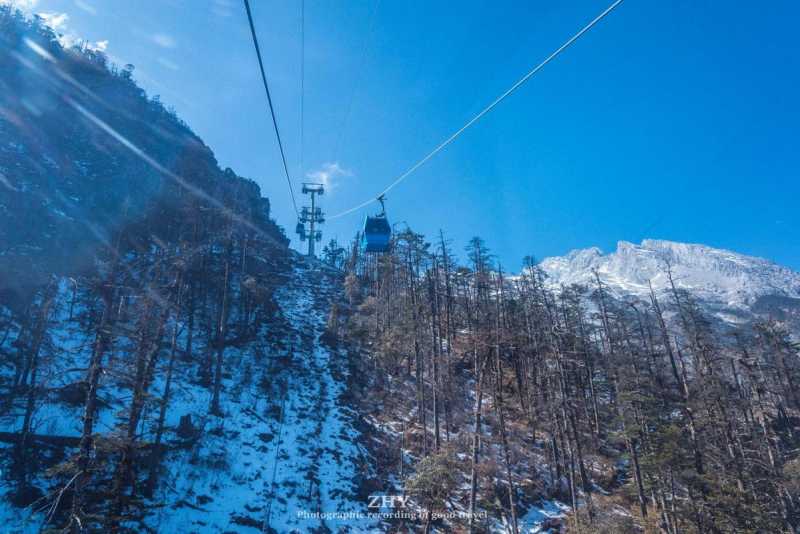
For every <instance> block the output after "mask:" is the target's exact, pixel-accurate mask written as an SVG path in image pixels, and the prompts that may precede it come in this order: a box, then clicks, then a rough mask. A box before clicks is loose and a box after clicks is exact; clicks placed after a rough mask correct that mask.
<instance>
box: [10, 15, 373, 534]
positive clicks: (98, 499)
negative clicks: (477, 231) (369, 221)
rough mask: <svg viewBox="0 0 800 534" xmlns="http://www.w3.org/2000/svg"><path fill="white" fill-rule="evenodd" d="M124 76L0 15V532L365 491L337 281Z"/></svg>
mask: <svg viewBox="0 0 800 534" xmlns="http://www.w3.org/2000/svg"><path fill="white" fill-rule="evenodd" d="M132 71H133V67H125V68H123V69H121V70H119V69H117V68H116V67H114V66H112V65H110V64H109V63H108V62H107V60H106V58H105V57H104V56H103V54H102V53H96V52H93V51H91V50H76V49H69V50H67V49H64V48H62V47H61V46H60V45H59V44H58V42H57V40H56V36H55V35H54V34H53V33H52V32H51V31H50V30H49V29H47V28H45V27H43V26H41V25H40V24H39V23H37V22H31V21H28V20H26V19H24V18H23V17H21V16H20V15H19V14H16V13H14V12H12V11H11V10H10V9H9V8H8V7H3V6H0V530H1V531H2V532H42V531H50V530H52V531H58V532H61V531H72V532H165V533H166V532H259V531H261V532H269V531H273V532H274V531H278V532H286V531H288V530H290V529H291V528H297V529H299V530H301V531H308V530H312V529H320V528H322V525H321V523H320V521H319V520H315V519H313V518H312V519H308V520H306V521H303V520H302V519H299V518H298V517H297V516H296V513H297V511H299V510H304V509H306V510H318V509H320V508H322V507H325V508H330V509H333V510H344V511H347V510H350V509H352V508H354V507H357V506H362V503H365V502H366V500H358V501H357V502H356V501H354V493H355V490H356V488H357V485H356V483H355V482H354V477H355V474H356V472H357V471H356V467H355V466H356V465H359V466H366V465H367V462H366V461H364V460H363V458H362V451H361V449H360V448H359V447H358V446H357V444H356V442H357V439H356V437H357V435H358V432H357V431H356V430H355V424H354V415H353V412H352V411H350V410H347V407H346V406H345V400H344V390H345V384H346V377H347V376H348V373H349V368H348V360H347V359H346V358H340V357H336V356H339V352H338V351H337V350H336V349H333V348H331V349H328V348H326V347H324V346H322V345H320V343H319V338H320V336H321V335H322V331H323V329H324V325H325V319H326V311H325V310H326V308H327V307H328V302H329V301H330V300H331V299H335V298H337V291H338V288H339V287H340V285H339V284H338V282H337V278H336V272H335V271H334V270H326V269H312V268H311V267H309V266H308V265H306V264H305V262H303V261H302V259H301V258H300V257H299V256H298V255H297V254H295V253H293V252H291V251H290V250H289V249H288V247H287V245H288V240H287V239H286V237H285V235H284V233H283V231H282V230H281V229H280V228H279V227H278V226H277V225H276V224H275V223H274V222H273V221H272V220H271V219H270V204H269V201H268V200H267V199H266V198H263V197H262V196H261V194H260V191H259V188H258V186H257V185H256V184H255V183H254V182H253V181H251V180H248V179H245V178H242V177H240V176H237V175H236V174H235V173H234V172H233V171H232V170H230V169H225V170H223V169H220V168H219V166H218V164H217V162H216V160H215V159H214V155H213V154H212V152H211V150H209V148H208V147H206V146H205V145H204V144H203V142H202V141H201V139H200V138H198V137H197V136H196V135H195V134H194V133H192V131H191V130H190V129H189V127H188V126H187V125H186V124H184V123H183V122H181V121H180V120H179V119H178V118H177V117H176V116H175V114H174V113H172V112H171V111H169V110H167V109H165V107H164V106H163V105H162V104H161V103H160V102H159V101H158V99H156V98H148V97H147V96H146V95H145V93H144V92H143V91H142V89H141V88H139V87H138V86H137V85H136V83H135V82H134V80H133V76H132ZM315 436H316V437H319V438H320V439H314V438H315ZM354 502H355V504H353V503H354Z"/></svg>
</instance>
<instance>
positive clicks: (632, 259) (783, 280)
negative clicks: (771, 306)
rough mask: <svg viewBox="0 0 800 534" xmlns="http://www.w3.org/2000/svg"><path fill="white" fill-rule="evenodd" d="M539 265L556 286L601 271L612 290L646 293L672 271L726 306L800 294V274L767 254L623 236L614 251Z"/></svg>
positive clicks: (665, 282) (580, 253)
mask: <svg viewBox="0 0 800 534" xmlns="http://www.w3.org/2000/svg"><path fill="white" fill-rule="evenodd" d="M539 265H540V267H541V268H542V269H543V270H544V272H545V273H546V274H547V275H548V283H549V284H550V285H552V286H555V287H557V286H561V285H570V284H576V283H577V284H589V283H592V282H593V278H594V275H593V272H594V271H597V272H598V273H599V275H600V278H601V279H602V280H603V282H605V283H606V284H607V285H608V286H609V287H610V288H611V289H612V290H617V291H619V292H622V293H631V294H634V295H646V294H647V293H648V292H649V285H648V282H649V283H650V284H652V285H653V288H654V289H655V290H656V291H660V290H664V289H667V288H668V287H669V277H668V276H667V271H668V270H671V272H672V277H673V280H674V281H675V284H676V285H677V286H678V287H681V288H686V289H691V290H692V291H693V292H696V293H697V294H698V295H699V296H701V297H703V298H706V299H709V300H713V301H717V302H719V303H721V304H724V305H726V306H731V307H736V308H743V307H749V306H750V305H752V304H753V303H754V302H755V301H756V300H757V299H758V298H759V297H761V296H765V295H779V296H783V297H790V298H800V273H797V272H794V271H792V270H791V269H788V268H786V267H782V266H780V265H777V264H775V263H773V262H771V261H768V260H765V259H762V258H757V257H753V256H746V255H744V254H738V253H736V252H731V251H729V250H724V249H718V248H713V247H709V246H706V245H700V244H691V243H678V242H674V241H664V240H657V239H645V240H643V241H642V243H641V244H639V245H637V244H634V243H630V242H627V241H620V242H619V243H617V250H616V251H615V252H612V253H610V254H603V253H602V251H601V250H600V249H599V248H597V247H591V248H587V249H581V250H573V251H571V252H570V253H568V254H567V255H566V256H562V257H553V258H546V259H544V260H542V262H541V263H540V264H539Z"/></svg>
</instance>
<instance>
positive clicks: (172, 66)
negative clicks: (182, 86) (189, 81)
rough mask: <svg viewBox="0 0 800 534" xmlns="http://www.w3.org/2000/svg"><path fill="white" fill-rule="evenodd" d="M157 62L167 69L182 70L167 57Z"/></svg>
mask: <svg viewBox="0 0 800 534" xmlns="http://www.w3.org/2000/svg"><path fill="white" fill-rule="evenodd" d="M156 61H158V64H159V65H161V66H162V67H164V68H165V69H169V70H180V67H178V65H177V64H176V63H173V62H172V61H170V60H168V59H167V58H165V57H159V58H158V59H157V60H156Z"/></svg>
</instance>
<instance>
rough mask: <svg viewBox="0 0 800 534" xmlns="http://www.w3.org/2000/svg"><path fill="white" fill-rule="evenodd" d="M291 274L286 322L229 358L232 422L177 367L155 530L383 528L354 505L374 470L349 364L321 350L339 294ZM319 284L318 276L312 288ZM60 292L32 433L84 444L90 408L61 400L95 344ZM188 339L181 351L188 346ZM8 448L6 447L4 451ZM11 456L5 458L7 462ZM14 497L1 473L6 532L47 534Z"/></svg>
mask: <svg viewBox="0 0 800 534" xmlns="http://www.w3.org/2000/svg"><path fill="white" fill-rule="evenodd" d="M292 274H293V276H292V279H291V281H290V283H288V284H286V285H285V286H284V287H283V288H281V289H280V290H279V292H278V294H277V301H278V305H279V308H280V311H279V312H278V318H277V319H276V320H275V321H270V322H269V324H268V326H265V327H264V328H263V330H262V332H261V333H260V335H259V336H258V339H257V340H256V341H255V342H253V343H249V344H247V345H245V346H244V347H243V348H241V349H240V348H236V347H231V348H228V349H226V351H225V354H224V361H225V372H224V373H223V388H222V392H221V406H222V411H223V412H224V413H223V417H217V416H212V415H210V414H208V409H209V406H210V400H211V391H210V389H209V388H208V387H207V386H204V385H201V384H200V383H199V382H198V381H197V380H195V379H194V378H193V377H194V376H195V374H194V368H195V366H196V362H186V361H179V362H177V363H176V366H177V367H176V374H175V377H176V378H175V379H174V381H173V385H172V387H173V390H172V397H171V401H170V407H169V410H168V412H167V420H166V425H167V428H168V430H167V432H166V433H165V434H164V441H165V444H166V445H167V446H168V447H169V450H168V452H166V455H165V458H164V462H163V469H162V471H161V472H160V474H159V479H158V484H157V485H156V489H155V493H154V494H153V496H152V499H151V500H150V501H149V502H146V503H145V504H146V509H147V517H146V518H145V520H144V521H145V523H146V525H147V526H148V527H150V528H152V529H153V530H154V531H156V532H165V533H167V532H170V533H171V532H181V533H185V534H190V533H203V534H205V533H217V532H227V533H231V532H241V533H248V532H278V533H288V532H309V531H312V530H327V531H330V532H348V531H349V532H369V531H374V529H375V523H374V521H372V520H370V519H365V518H364V517H366V514H367V512H368V509H367V504H368V502H367V501H366V500H364V499H360V498H358V497H357V496H356V493H357V487H356V483H355V480H356V477H357V476H358V475H359V474H361V471H362V470H364V469H369V467H368V464H369V462H368V460H367V458H366V452H365V451H364V449H363V448H362V447H361V445H359V443H358V439H359V433H358V432H357V431H356V430H355V424H354V423H355V418H356V417H357V416H356V414H355V413H354V412H353V411H352V410H351V409H350V408H349V407H348V406H347V405H346V403H345V402H344V400H343V393H345V388H346V382H347V374H348V362H347V360H346V358H347V356H346V355H344V354H343V353H342V354H340V353H338V352H331V351H330V350H329V349H328V348H326V347H325V346H323V345H322V344H321V343H320V335H321V334H322V333H323V331H324V327H325V323H326V319H327V308H328V302H329V299H331V298H332V297H333V295H334V293H333V292H334V291H335V289H334V286H333V283H332V281H331V280H330V279H329V278H327V277H325V276H323V275H322V273H320V272H315V273H311V272H309V268H307V267H303V266H300V267H297V268H295V270H294V272H293V273H292ZM309 277H314V278H315V280H314V283H309V280H308V278H309ZM60 289H61V293H62V295H60V296H59V298H58V299H57V300H58V302H60V303H62V304H61V305H59V307H58V309H57V310H54V317H53V325H54V326H53V328H52V330H51V333H50V334H51V337H52V340H53V345H54V346H55V347H57V349H56V352H55V353H54V354H55V356H54V359H55V361H53V362H50V364H49V365H48V366H47V367H48V368H53V369H55V370H56V372H55V373H54V374H53V375H52V376H42V377H40V381H41V383H42V384H43V385H45V386H46V387H47V388H48V390H49V391H50V393H49V397H48V402H46V403H42V404H40V405H39V407H38V409H37V411H36V414H35V419H34V431H35V432H37V433H40V434H51V435H60V436H73V437H77V436H79V435H80V421H81V413H82V407H81V406H80V403H77V404H75V405H69V404H67V403H65V402H63V399H61V398H59V396H58V391H59V390H60V388H62V387H63V386H64V385H66V384H69V383H72V382H75V381H76V380H77V379H78V378H79V377H78V376H75V373H82V372H83V368H85V362H86V361H87V360H88V358H89V356H90V353H91V344H92V339H87V338H86V336H85V335H84V334H82V333H81V331H80V329H79V328H78V325H77V323H75V322H74V321H69V320H68V319H69V317H68V315H67V314H68V309H67V307H66V305H64V304H63V303H65V302H68V301H69V298H67V297H68V293H67V292H68V291H69V290H70V288H69V287H67V286H64V287H62V288H60ZM77 312H78V310H75V313H76V314H77ZM184 334H185V333H184ZM179 339H180V345H181V346H182V345H183V343H184V342H185V338H184V337H180V338H179ZM122 343H123V341H122V340H121V341H120V346H117V347H115V350H114V353H115V354H114V355H113V356H110V358H120V357H124V354H125V352H126V349H127V348H126V347H125V346H124V345H122ZM208 350H210V348H209V347H205V346H202V345H201V344H200V343H199V342H198V343H197V345H196V346H195V352H196V353H197V355H200V354H205V353H206V352H204V351H208ZM164 359H166V355H165V356H164ZM178 368H182V369H181V372H180V373H179V372H178ZM0 372H2V373H8V372H11V370H10V369H8V368H3V369H0ZM163 380H164V376H163V373H158V375H157V376H156V379H155V380H154V382H153V383H152V384H151V387H150V392H151V394H153V395H156V396H158V395H161V393H162V392H163V390H164V383H163ZM115 382H116V381H115V378H114V377H113V376H104V378H103V384H102V386H101V392H100V397H101V399H102V400H103V401H104V402H105V403H106V404H105V407H104V408H103V409H101V410H99V412H98V416H99V419H98V422H97V426H96V430H97V431H98V432H101V433H107V432H109V431H111V430H112V429H113V428H114V425H115V424H116V422H117V421H116V417H117V416H118V415H119V414H120V413H121V412H120V410H121V409H122V408H124V406H125V404H124V403H125V402H126V397H125V393H124V392H123V391H119V390H118V389H117V387H116V383H115ZM155 412H157V410H154V409H152V407H151V408H150V409H149V411H148V412H147V413H145V414H144V416H143V421H146V422H147V425H148V428H150V427H151V425H152V423H153V421H154V418H155V417H157V413H155ZM186 415H189V416H190V417H191V422H192V425H191V428H193V429H194V430H193V432H194V439H193V437H192V436H191V435H190V436H189V437H188V438H187V437H186V436H183V437H181V436H178V435H177V434H176V433H175V430H176V429H177V428H178V426H179V422H180V419H181V416H186ZM143 424H144V423H143ZM21 425H22V410H21V409H20V406H16V407H15V408H14V409H6V410H5V411H4V412H0V431H3V432H12V433H13V432H18V431H19V429H20V428H21ZM150 434H151V433H150V431H149V430H148V431H147V432H146V435H145V436H144V439H145V440H149V439H152V436H151V435H150ZM9 447H11V445H9V444H6V443H0V448H3V449H8V448H9ZM140 454H141V455H140V456H139V457H138V459H137V462H138V463H139V465H141V466H142V467H141V469H140V473H141V474H142V475H143V476H145V478H146V474H147V470H146V465H147V460H148V458H147V456H146V455H147V452H142V453H140ZM10 456H11V455H10V454H9V453H3V454H2V457H3V458H6V459H7V460H8V458H10ZM9 461H10V460H9ZM8 467H9V465H7V464H6V463H4V464H3V465H0V470H2V471H6V472H7V469H8ZM31 482H32V483H33V484H35V485H36V486H38V487H41V488H47V487H49V486H50V484H51V481H50V480H47V479H46V478H45V477H44V476H43V475H41V476H39V475H36V476H35V477H34V478H33V479H32V480H31ZM14 491H15V486H14V483H13V481H11V480H10V479H8V478H7V477H5V476H3V473H0V525H2V526H3V528H2V529H0V531H2V532H15V533H17V532H19V533H23V532H24V533H26V534H27V533H28V532H31V533H32V532H37V531H38V530H39V528H40V526H41V525H42V523H43V516H42V514H36V513H33V514H32V509H30V508H28V509H25V508H16V507H14V506H12V505H11V504H10V502H9V500H8V498H9V497H10V496H11V494H12V493H13V492H14ZM337 514H338V515H337ZM320 517H322V518H320ZM338 518H341V519H338ZM127 526H129V527H130V528H132V529H133V530H138V529H140V528H141V526H140V525H137V524H129V525H127Z"/></svg>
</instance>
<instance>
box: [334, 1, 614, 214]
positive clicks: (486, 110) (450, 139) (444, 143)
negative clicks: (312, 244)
mask: <svg viewBox="0 0 800 534" xmlns="http://www.w3.org/2000/svg"><path fill="white" fill-rule="evenodd" d="M621 3H622V0H616V1H615V2H614V3H613V4H611V5H610V6H608V7H607V8H606V9H605V11H603V12H602V13H600V14H599V15H597V17H595V18H594V19H593V20H592V21H591V22H590V23H589V24H587V25H586V26H584V27H583V28H582V29H581V30H580V31H579V32H578V33H576V34H575V35H573V36H572V37H570V38H569V39H568V40H567V41H566V42H565V43H564V44H562V45H561V46H560V47H558V48H557V49H556V50H555V52H553V53H552V54H550V55H549V56H547V57H546V58H545V59H544V61H542V62H541V63H539V64H538V65H536V66H535V67H534V68H533V69H532V70H531V71H530V72H528V73H527V74H526V75H525V76H523V77H522V78H520V79H519V80H518V81H517V82H516V83H515V84H514V85H512V86H511V87H510V88H509V89H508V90H506V92H504V93H503V94H501V95H500V96H498V97H497V98H496V99H494V100H493V101H492V103H491V104H489V105H488V106H486V107H485V108H484V109H483V110H482V111H481V112H480V113H478V114H477V115H475V116H474V117H472V118H471V119H470V120H469V121H467V123H466V124H464V126H462V127H461V128H459V129H458V130H457V131H456V132H455V133H454V134H452V135H451V136H450V137H448V138H447V139H445V140H444V141H442V142H441V143H440V144H439V145H438V146H437V147H436V148H434V149H433V150H432V151H431V152H429V153H428V154H427V155H426V156H425V157H424V158H422V159H421V160H419V161H418V162H417V163H415V164H414V165H413V166H411V168H409V169H408V170H407V171H405V172H404V173H403V174H401V175H400V176H398V177H397V178H395V179H394V181H392V182H391V183H390V184H389V186H388V187H386V189H384V190H383V191H381V192H380V193H379V194H378V195H376V196H375V198H371V199H369V200H366V201H364V202H362V203H361V204H358V205H356V206H353V207H352V208H350V209H347V210H344V211H342V212H340V213H337V214H335V215H331V216H329V217H328V220H330V219H338V218H339V217H344V216H345V215H349V214H350V213H353V212H354V211H358V210H360V209H361V208H363V207H366V206H368V205H370V204H372V203H373V202H375V201H376V199H378V198H380V197H381V196H383V195H385V194H386V193H388V192H389V191H391V190H392V189H394V187H395V186H397V185H398V184H399V183H400V182H402V181H403V180H405V179H406V178H408V176H409V175H411V173H413V172H414V171H416V170H417V169H419V168H420V167H422V166H423V165H424V164H425V163H427V162H428V160H430V159H431V158H432V157H433V156H435V155H436V154H438V153H439V152H441V151H442V150H443V149H444V148H445V147H446V146H447V145H449V144H450V143H452V142H453V141H455V140H456V138H457V137H458V136H460V135H461V134H462V133H463V132H464V131H465V130H467V129H468V128H469V127H470V126H472V125H473V124H475V123H476V122H478V120H480V119H481V118H482V117H483V116H484V115H486V114H487V113H489V112H490V111H491V110H492V109H494V108H495V106H497V105H498V104H499V103H500V102H502V101H503V100H505V99H506V97H508V96H509V95H511V94H512V93H513V92H514V91H516V90H517V89H519V88H520V86H522V84H524V83H525V82H527V81H528V80H529V79H530V78H531V77H532V76H533V75H534V74H536V73H537V72H539V71H540V70H541V69H542V68H543V67H544V66H545V65H547V64H548V63H550V62H551V61H552V60H553V59H555V58H556V57H557V56H558V55H559V54H560V53H561V52H563V51H564V50H566V49H567V48H568V47H569V46H570V45H571V44H572V43H574V42H575V41H577V40H578V39H580V37H581V36H582V35H583V34H584V33H586V32H587V31H589V30H590V29H591V28H592V27H593V26H594V25H595V24H597V23H598V22H600V21H601V20H602V19H603V18H605V16H606V15H608V14H609V13H611V11H613V10H614V8H616V7H617V6H618V5H619V4H621Z"/></svg>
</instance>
